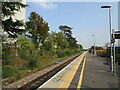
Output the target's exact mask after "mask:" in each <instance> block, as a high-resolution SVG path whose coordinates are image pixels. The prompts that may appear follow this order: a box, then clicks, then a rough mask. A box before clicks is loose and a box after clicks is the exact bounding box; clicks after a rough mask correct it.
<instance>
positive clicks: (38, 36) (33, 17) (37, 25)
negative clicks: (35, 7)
mask: <svg viewBox="0 0 120 90" xmlns="http://www.w3.org/2000/svg"><path fill="white" fill-rule="evenodd" d="M26 25H27V27H26V29H27V30H28V35H27V36H28V37H30V38H32V41H33V43H34V44H35V46H36V48H38V47H39V45H40V44H42V45H43V43H44V40H45V39H46V37H47V36H48V31H49V27H48V23H47V22H45V21H44V19H43V18H42V17H41V16H40V15H39V14H37V13H36V12H31V13H30V16H29V21H28V22H27V23H26Z"/></svg>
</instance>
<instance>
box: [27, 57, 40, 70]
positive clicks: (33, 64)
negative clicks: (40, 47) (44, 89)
mask: <svg viewBox="0 0 120 90" xmlns="http://www.w3.org/2000/svg"><path fill="white" fill-rule="evenodd" d="M38 64H39V62H38V56H36V55H32V56H30V57H29V60H28V65H27V67H28V68H29V69H34V68H36V67H37V66H38Z"/></svg>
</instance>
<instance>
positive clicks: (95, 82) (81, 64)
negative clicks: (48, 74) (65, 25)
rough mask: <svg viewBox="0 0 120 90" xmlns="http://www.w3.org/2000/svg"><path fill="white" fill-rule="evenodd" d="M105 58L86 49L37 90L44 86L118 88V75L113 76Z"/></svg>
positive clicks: (55, 87)
mask: <svg viewBox="0 0 120 90" xmlns="http://www.w3.org/2000/svg"><path fill="white" fill-rule="evenodd" d="M105 62H106V60H105V58H101V57H97V56H94V55H93V54H90V53H88V52H87V51H86V52H84V53H83V54H81V55H80V56H79V57H77V58H76V59H75V60H74V61H72V62H71V63H70V64H69V65H67V66H66V67H65V68H63V69H62V70H61V71H59V72H58V73H57V74H56V75H54V76H53V77H52V78H50V79H49V80H48V81H47V82H45V83H44V84H43V85H41V86H40V87H39V88H38V89H37V90H41V89H44V88H49V89H50V88H51V89H60V88H64V89H69V88H75V89H76V88H77V89H80V88H114V89H118V77H115V76H113V74H112V73H111V72H110V70H109V66H108V65H106V64H105Z"/></svg>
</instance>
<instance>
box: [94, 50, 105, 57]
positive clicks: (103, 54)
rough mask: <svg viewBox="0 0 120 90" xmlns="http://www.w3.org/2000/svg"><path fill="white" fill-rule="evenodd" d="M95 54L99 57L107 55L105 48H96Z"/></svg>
mask: <svg viewBox="0 0 120 90" xmlns="http://www.w3.org/2000/svg"><path fill="white" fill-rule="evenodd" d="M96 54H97V55H98V56H101V57H106V56H107V50H96Z"/></svg>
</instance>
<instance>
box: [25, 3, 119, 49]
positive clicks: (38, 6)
mask: <svg viewBox="0 0 120 90" xmlns="http://www.w3.org/2000/svg"><path fill="white" fill-rule="evenodd" d="M27 4H28V5H29V7H27V8H26V21H28V17H29V15H30V13H31V12H32V11H35V12H36V13H38V14H39V15H40V16H42V17H43V19H44V20H45V21H46V22H48V25H49V27H50V32H51V31H55V32H59V31H60V30H59V28H58V27H59V26H60V25H67V26H70V27H72V28H73V29H72V32H73V37H75V38H76V39H77V41H78V43H79V44H81V45H82V46H83V47H84V48H85V49H87V48H90V47H91V46H92V45H93V43H94V37H93V36H92V35H93V34H95V43H96V45H97V46H105V44H106V43H107V42H109V33H110V30H109V18H108V9H102V8H101V6H102V5H111V6H112V8H111V15H112V28H113V29H115V30H118V3H117V2H27Z"/></svg>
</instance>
